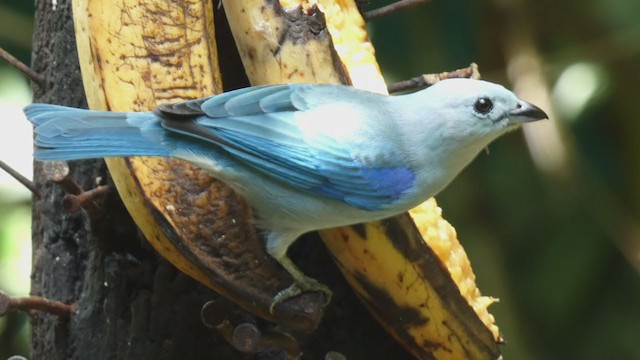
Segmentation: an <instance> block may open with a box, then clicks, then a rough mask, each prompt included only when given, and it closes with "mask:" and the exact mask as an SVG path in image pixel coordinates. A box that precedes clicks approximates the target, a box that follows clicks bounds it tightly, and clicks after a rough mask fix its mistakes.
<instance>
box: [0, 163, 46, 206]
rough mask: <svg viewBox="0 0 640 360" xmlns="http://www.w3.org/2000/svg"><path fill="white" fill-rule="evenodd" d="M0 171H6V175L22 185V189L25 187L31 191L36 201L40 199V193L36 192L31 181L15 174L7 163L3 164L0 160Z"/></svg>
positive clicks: (17, 173)
mask: <svg viewBox="0 0 640 360" xmlns="http://www.w3.org/2000/svg"><path fill="white" fill-rule="evenodd" d="M0 169H2V170H4V171H6V172H7V174H9V175H11V176H12V177H13V178H14V179H16V180H18V182H19V183H20V184H22V185H24V187H26V188H27V189H29V191H31V192H32V193H33V195H34V196H35V197H36V198H38V199H39V198H40V192H39V191H38V189H36V186H35V185H33V182H32V181H31V180H29V179H27V178H26V177H24V176H23V175H22V174H20V173H19V172H17V171H16V170H15V169H13V168H12V167H11V166H9V165H8V164H7V163H5V162H4V161H2V160H0Z"/></svg>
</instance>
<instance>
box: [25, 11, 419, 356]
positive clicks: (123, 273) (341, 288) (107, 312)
mask: <svg viewBox="0 0 640 360" xmlns="http://www.w3.org/2000/svg"><path fill="white" fill-rule="evenodd" d="M52 6H53V3H52V2H49V1H39V2H38V3H37V10H36V30H35V36H34V58H33V67H34V69H35V70H36V71H37V72H39V73H40V74H42V75H43V76H44V77H45V79H46V84H45V85H44V86H42V87H38V86H36V85H34V101H35V102H46V103H53V104H63V105H70V106H76V107H84V106H86V104H85V100H84V93H83V89H82V81H81V76H80V70H79V66H78V61H77V53H76V47H75V40H74V31H73V24H72V17H71V4H70V1H68V0H58V1H57V4H56V8H55V10H54V9H53V8H52ZM217 15H218V19H222V17H223V16H222V15H223V14H222V13H221V12H220V14H217ZM217 22H218V23H220V22H221V21H217ZM221 32H222V30H221V29H220V30H219V33H221ZM221 51H226V50H222V49H221ZM223 57H224V56H223ZM223 66H224V65H223ZM224 73H225V72H224V71H223V74H224ZM225 81H228V82H229V83H231V82H233V84H234V87H236V86H235V85H238V84H241V83H243V82H244V81H246V80H244V79H236V80H235V81H234V80H233V79H228V78H227V79H225ZM34 166H35V173H34V180H35V183H36V185H37V186H38V187H39V188H40V189H41V194H43V196H42V198H41V199H40V200H37V199H34V203H33V275H32V294H34V295H40V296H44V297H47V298H51V299H55V300H60V301H64V302H68V303H74V304H75V309H76V311H75V313H74V315H73V316H72V317H71V319H69V320H61V319H58V318H56V317H54V316H51V315H46V314H34V315H33V317H32V328H33V330H32V358H34V359H121V358H132V359H158V358H162V359H238V358H260V359H280V358H282V355H283V354H282V353H280V352H278V351H275V352H264V353H261V354H255V355H243V354H241V353H240V352H238V351H236V350H235V349H234V348H233V347H232V346H231V345H230V344H229V343H228V342H227V341H226V340H224V338H223V337H222V336H221V335H220V334H219V333H218V332H217V331H216V330H214V329H209V328H207V327H206V326H205V325H204V324H203V323H202V321H201V319H200V309H201V307H202V305H203V304H204V303H205V302H206V301H208V300H211V299H216V298H218V296H217V295H216V294H215V293H214V292H212V291H211V290H209V289H208V288H206V287H204V286H202V285H200V284H199V283H197V282H196V281H194V280H192V279H191V278H189V277H187V276H186V275H184V274H181V273H180V272H178V271H177V270H176V269H175V268H174V267H173V266H172V265H170V264H169V263H168V262H167V261H165V260H164V259H162V258H161V257H160V256H159V255H158V254H157V253H156V252H155V251H154V250H153V249H152V248H151V247H150V246H149V245H148V244H146V242H145V240H144V238H143V237H142V236H141V235H140V233H139V232H138V230H137V228H136V227H135V225H134V224H133V222H132V220H131V219H130V217H129V215H128V214H127V212H126V210H125V208H124V206H123V205H122V203H121V201H120V199H119V197H118V195H117V194H116V193H115V191H112V192H111V193H109V194H108V195H107V196H106V197H104V198H102V199H101V200H99V201H98V203H99V206H100V207H101V208H102V209H103V210H104V213H105V214H106V215H105V216H103V217H102V218H100V219H91V218H89V216H88V215H87V214H86V213H85V212H80V213H77V214H69V213H66V212H65V211H64V210H63V208H62V198H63V196H64V195H65V192H64V190H63V189H62V188H61V187H59V186H58V185H56V184H53V183H51V182H49V181H47V179H46V178H45V176H44V173H43V171H42V166H41V164H40V163H36V164H35V165H34ZM70 167H71V173H70V176H71V178H72V179H74V180H75V181H76V182H77V183H79V184H80V185H81V186H82V187H83V188H84V189H90V188H93V187H95V186H96V184H109V183H110V182H111V179H110V178H109V175H108V173H107V170H106V166H105V165H104V162H103V161H102V160H92V161H75V162H71V163H70ZM293 251H294V257H296V255H297V257H298V258H299V259H301V260H302V261H301V262H302V263H303V266H301V267H302V269H303V270H305V271H307V272H308V273H309V274H311V275H313V276H314V277H317V278H319V279H320V280H321V281H323V282H325V283H327V284H328V285H330V286H331V287H332V288H333V289H334V298H333V299H334V300H333V304H332V305H331V306H330V308H329V309H328V314H327V316H326V317H325V319H324V320H323V323H322V325H321V327H320V328H319V329H318V330H317V331H316V332H314V333H313V334H311V335H306V336H301V335H299V334H298V338H299V340H300V341H301V349H302V351H303V353H304V354H305V356H304V358H309V359H322V358H324V356H325V354H326V353H327V352H328V351H331V350H335V351H339V352H340V353H342V354H344V355H345V356H347V358H349V359H386V358H396V359H400V358H407V357H408V355H407V353H406V352H405V351H404V350H403V349H401V348H400V347H399V346H398V345H396V344H395V342H394V341H393V340H392V339H391V338H390V337H389V336H388V335H387V334H386V333H385V332H384V331H383V330H382V329H381V328H380V327H379V326H378V324H377V323H375V322H374V320H373V319H372V318H371V317H370V316H369V315H368V313H367V312H366V311H365V310H364V308H363V307H362V305H361V304H360V303H359V302H358V300H357V299H356V298H355V296H354V295H353V293H352V292H351V290H350V289H349V288H348V286H347V285H346V284H345V283H344V281H343V280H342V279H341V277H340V275H339V273H338V272H337V270H336V268H335V265H334V264H333V263H332V261H331V260H330V258H329V256H328V255H327V253H326V251H325V250H324V248H323V247H322V245H321V243H320V241H318V240H317V239H313V238H310V239H305V241H302V242H301V244H299V245H298V246H296V248H295V249H293ZM295 253H297V254H295ZM231 311H232V312H234V313H233V314H232V315H231V316H230V317H234V318H241V319H242V321H247V322H252V323H256V324H258V326H259V327H263V328H264V327H268V324H264V323H262V322H261V321H260V320H259V319H253V318H250V317H248V315H246V314H243V313H240V312H239V311H237V310H231Z"/></svg>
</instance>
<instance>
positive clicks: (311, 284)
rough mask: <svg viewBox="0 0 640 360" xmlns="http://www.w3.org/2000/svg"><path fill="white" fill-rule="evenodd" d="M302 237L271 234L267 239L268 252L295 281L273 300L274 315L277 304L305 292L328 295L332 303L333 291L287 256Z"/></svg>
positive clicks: (271, 308)
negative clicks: (291, 247) (301, 269)
mask: <svg viewBox="0 0 640 360" xmlns="http://www.w3.org/2000/svg"><path fill="white" fill-rule="evenodd" d="M300 235H301V234H289V233H280V232H271V233H270V234H269V235H268V237H267V252H268V253H269V255H271V256H272V257H273V258H274V259H276V261H278V262H279V263H280V265H282V267H283V268H284V269H285V270H287V272H288V273H289V274H290V275H291V277H293V281H294V283H293V284H292V285H291V286H289V287H288V288H286V289H284V290H282V291H280V292H279V293H278V294H276V296H275V297H274V298H273V302H272V303H271V307H270V311H271V313H273V308H274V307H275V306H276V304H278V303H281V302H283V301H285V300H287V299H290V298H292V297H294V296H297V295H299V294H300V293H302V292H303V291H321V292H323V293H325V294H326V295H327V298H328V300H327V303H328V302H329V301H331V296H332V292H331V290H330V289H329V288H328V287H327V286H326V285H324V284H321V283H319V282H318V281H317V280H316V279H313V278H310V277H308V276H306V275H305V274H304V273H303V272H302V271H300V269H298V267H297V266H296V264H294V263H293V261H291V259H289V257H288V256H287V249H288V248H289V245H291V244H292V243H293V242H294V241H295V240H296V239H297V238H298V236H300Z"/></svg>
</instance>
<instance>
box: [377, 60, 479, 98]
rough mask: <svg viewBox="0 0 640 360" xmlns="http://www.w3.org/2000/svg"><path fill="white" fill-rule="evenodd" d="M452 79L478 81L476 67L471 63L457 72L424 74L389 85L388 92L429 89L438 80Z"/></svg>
mask: <svg viewBox="0 0 640 360" xmlns="http://www.w3.org/2000/svg"><path fill="white" fill-rule="evenodd" d="M453 78H468V79H480V72H479V71H478V65H477V64H475V63H471V65H469V66H468V67H466V68H462V69H458V70H453V71H445V72H442V73H439V74H424V75H420V76H417V77H414V78H411V79H409V80H402V81H398V82H397V83H394V84H391V85H389V87H388V90H389V92H390V93H394V92H398V91H404V90H411V89H419V88H424V87H429V86H431V85H433V84H435V83H437V82H438V81H440V80H444V79H453Z"/></svg>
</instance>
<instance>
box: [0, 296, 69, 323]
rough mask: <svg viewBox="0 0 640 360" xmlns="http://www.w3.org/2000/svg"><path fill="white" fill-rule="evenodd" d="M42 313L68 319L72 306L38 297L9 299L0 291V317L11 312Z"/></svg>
mask: <svg viewBox="0 0 640 360" xmlns="http://www.w3.org/2000/svg"><path fill="white" fill-rule="evenodd" d="M31 310H36V311H42V312H46V313H49V314H53V315H57V316H59V317H62V318H68V317H70V316H71V314H72V313H73V305H69V304H65V303H61V302H59V301H53V300H49V299H45V298H43V297H40V296H27V297H11V296H9V295H7V294H5V293H3V292H2V291H0V316H4V315H6V314H7V313H8V312H11V311H25V312H26V311H31Z"/></svg>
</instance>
